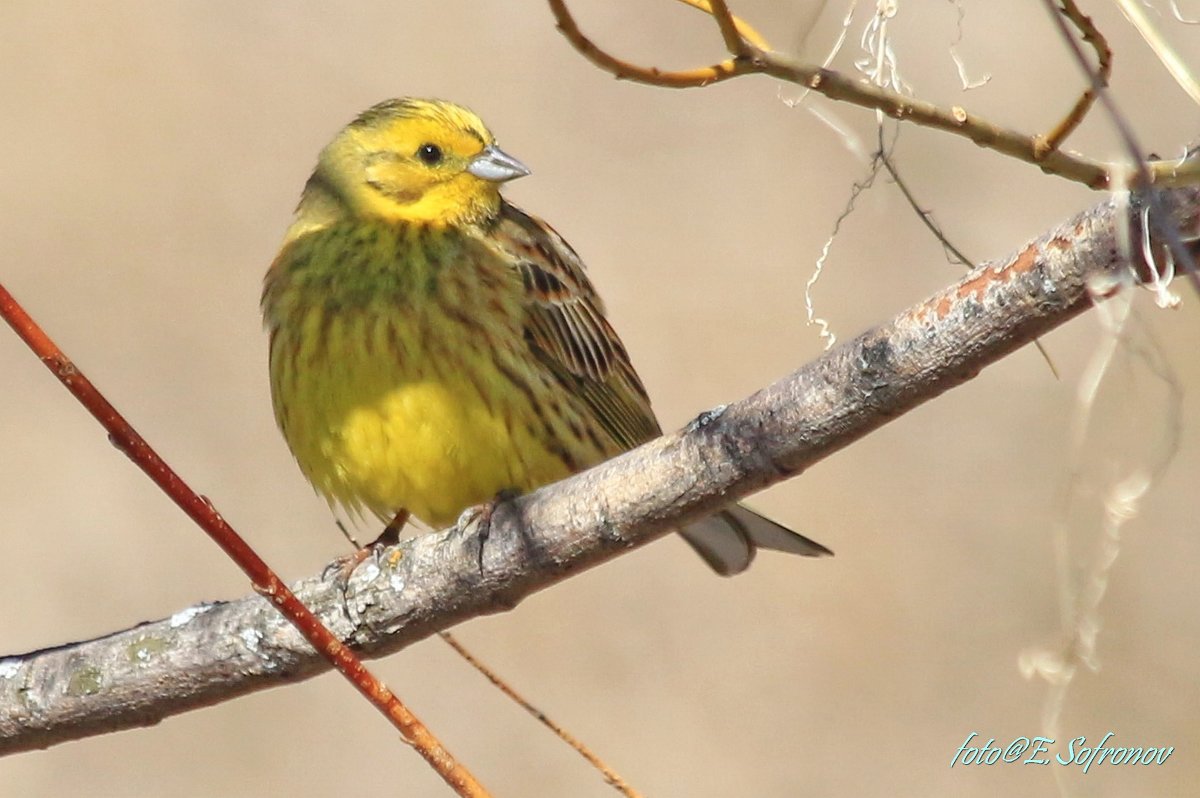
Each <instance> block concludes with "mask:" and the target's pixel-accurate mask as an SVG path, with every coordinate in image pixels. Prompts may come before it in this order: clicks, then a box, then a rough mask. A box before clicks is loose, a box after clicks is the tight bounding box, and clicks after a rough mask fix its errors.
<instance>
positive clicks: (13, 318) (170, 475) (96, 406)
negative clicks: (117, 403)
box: [0, 285, 488, 796]
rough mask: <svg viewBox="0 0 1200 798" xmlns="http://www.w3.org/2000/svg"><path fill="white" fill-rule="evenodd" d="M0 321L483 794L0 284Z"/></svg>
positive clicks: (406, 728)
mask: <svg viewBox="0 0 1200 798" xmlns="http://www.w3.org/2000/svg"><path fill="white" fill-rule="evenodd" d="M0 316H3V318H4V320H5V321H7V322H8V323H9V325H10V326H11V327H12V328H13V330H15V331H16V333H17V335H18V336H20V338H21V340H23V341H24V342H25V343H26V344H27V345H28V346H29V348H30V349H32V350H33V351H34V353H35V354H36V355H37V356H38V357H39V358H41V361H42V363H44V364H45V366H46V368H48V369H50V371H51V372H52V373H53V374H54V376H56V377H58V379H59V381H60V382H62V384H63V385H64V386H66V388H67V390H68V391H70V392H71V393H72V394H73V395H74V396H75V398H76V399H78V400H79V402H80V403H81V404H82V405H83V406H84V407H85V408H87V410H88V412H89V413H91V414H92V416H94V417H95V419H96V420H97V421H99V422H100V425H101V426H103V427H104V429H105V430H107V431H108V438H109V440H110V441H112V443H113V445H114V446H116V447H117V448H118V449H120V450H121V451H123V452H124V453H125V454H126V455H128V456H129V458H130V459H131V460H133V462H134V463H136V464H137V466H138V467H139V468H141V469H142V471H144V472H146V475H147V476H149V477H150V479H151V480H153V481H154V483H155V484H156V485H158V486H159V487H160V488H162V490H163V492H164V493H166V494H167V495H168V496H170V497H171V500H172V501H174V502H175V503H176V504H177V505H179V507H180V509H182V510H183V511H184V512H185V513H187V515H188V517H189V518H191V519H192V520H193V521H195V522H196V523H197V524H198V525H199V526H200V528H201V529H203V530H204V531H205V532H207V533H208V536H209V537H211V538H212V539H213V540H214V541H215V542H216V544H217V545H218V546H220V547H221V548H222V549H223V550H224V551H225V553H226V554H228V555H229V556H230V558H232V559H233V561H234V562H236V563H237V564H238V567H240V568H241V569H242V571H244V572H245V574H246V575H247V576H248V577H250V582H251V583H252V584H253V585H254V589H255V590H257V591H258V592H259V593H261V594H262V595H263V596H265V597H267V598H268V599H270V601H271V602H272V603H273V604H274V605H275V606H276V607H277V608H278V609H279V611H280V612H281V613H283V615H284V616H285V617H286V618H287V619H288V620H289V621H291V622H292V624H293V625H295V627H296V628H297V629H298V630H300V634H302V635H304V638H305V639H306V640H308V642H309V643H311V644H312V646H313V648H315V649H316V650H317V651H319V652H321V654H322V655H323V656H324V657H325V658H326V659H327V660H329V662H330V663H331V664H332V665H333V666H334V667H335V668H337V669H338V670H339V671H341V673H342V675H343V676H345V677H346V678H347V679H349V680H350V682H351V684H353V685H354V686H355V687H356V688H358V691H359V692H360V693H362V694H363V695H364V696H365V697H366V698H367V700H369V701H370V702H371V703H372V704H374V705H375V707H376V708H377V709H378V710H379V711H380V712H382V713H383V714H384V715H386V716H387V717H388V718H389V719H390V720H391V722H392V724H393V725H394V726H395V727H396V728H397V729H399V730H400V734H401V735H403V736H404V739H405V740H406V741H407V742H408V743H409V744H411V745H412V746H413V747H414V748H416V749H417V751H418V752H419V753H420V754H421V756H423V757H424V758H425V760H426V761H427V762H429V764H430V765H431V766H432V767H433V769H434V770H436V771H437V772H438V774H439V775H440V776H441V777H442V778H443V779H445V781H446V783H447V784H449V785H450V786H451V787H453V788H454V790H455V791H457V792H458V793H459V794H460V795H466V796H486V795H487V794H488V793H487V791H486V790H484V788H483V787H482V786H481V785H480V784H479V782H478V781H476V780H475V777H474V776H472V775H471V773H470V772H469V771H467V769H466V768H464V767H463V766H462V765H461V764H459V762H458V761H457V760H456V759H455V758H454V757H453V756H452V755H451V754H450V752H449V751H447V750H446V749H445V748H444V747H443V746H442V744H441V743H440V742H439V741H438V739H437V738H436V737H434V736H433V734H432V733H431V732H430V731H429V730H428V729H427V728H426V727H425V725H424V724H423V723H421V721H420V720H418V719H417V717H416V716H415V715H413V714H412V713H411V712H410V711H409V710H408V708H407V707H405V706H404V704H403V703H401V702H400V700H399V699H398V698H397V697H396V696H395V694H393V693H392V691H391V690H389V689H388V688H387V686H386V685H384V684H383V682H381V681H379V680H378V679H377V678H376V677H375V676H374V674H372V673H371V672H370V671H369V670H367V668H366V666H364V665H363V664H362V661H361V660H359V658H358V657H357V656H355V654H354V652H353V651H351V650H350V649H349V648H347V647H346V646H345V645H343V644H342V642H341V641H340V640H338V639H337V638H336V637H334V636H333V633H332V632H330V631H329V630H328V629H326V628H325V626H324V624H322V623H321V621H320V620H318V619H317V617H316V616H315V615H313V614H312V612H310V611H309V609H308V608H307V607H305V606H304V604H302V603H301V602H300V600H299V599H297V598H296V596H295V594H293V593H292V591H291V590H289V589H288V587H287V585H285V584H283V582H282V581H281V580H280V579H279V577H278V576H277V575H276V574H275V572H274V571H272V570H271V569H270V568H269V567H268V566H267V564H266V563H265V562H263V560H262V558H261V557H259V556H258V555H257V554H256V553H255V552H254V550H253V549H251V548H250V546H249V545H248V544H247V543H246V541H245V540H243V539H242V537H241V536H240V535H238V533H237V532H235V531H234V530H233V527H231V526H229V524H228V523H226V521H225V519H224V518H222V517H221V514H220V513H218V512H217V509H216V508H215V507H214V506H213V505H212V503H211V502H210V501H208V499H206V498H204V497H203V496H200V495H198V494H196V492H195V491H193V490H192V489H191V488H189V487H188V486H187V484H186V483H184V481H183V480H182V479H181V478H180V477H179V475H178V474H176V473H175V472H174V471H173V470H172V469H171V467H170V466H168V465H167V464H166V463H165V462H164V461H163V459H162V458H161V457H159V455H158V453H157V452H155V451H154V449H152V448H151V447H150V444H148V443H147V442H146V440H145V439H144V438H143V437H142V436H141V435H139V434H138V432H137V431H136V430H135V429H134V428H133V427H132V426H130V424H129V422H128V421H126V420H125V418H124V417H123V416H122V415H121V414H120V413H118V412H117V409H116V408H115V407H113V406H112V405H111V404H110V403H109V402H108V400H107V399H105V398H104V396H103V395H102V394H101V393H100V391H99V390H97V389H96V386H94V385H93V384H92V382H91V381H90V380H89V379H88V378H87V377H85V376H84V375H83V373H82V372H81V371H80V370H79V369H78V368H77V367H76V366H75V364H74V363H72V362H71V360H70V358H68V357H67V356H66V355H65V354H63V352H62V350H61V349H59V348H58V346H57V345H55V343H54V342H53V341H52V340H50V337H49V336H48V335H46V333H45V332H44V331H43V330H42V328H41V327H39V326H38V324H37V322H35V321H34V320H33V319H32V318H31V317H30V316H29V314H28V313H26V312H25V309H24V308H22V307H21V305H20V304H19V303H18V302H17V300H16V299H14V298H13V296H12V294H10V293H9V292H8V290H7V289H5V287H4V286H3V285H0Z"/></svg>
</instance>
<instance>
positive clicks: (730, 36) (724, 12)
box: [708, 0, 752, 58]
mask: <svg viewBox="0 0 1200 798" xmlns="http://www.w3.org/2000/svg"><path fill="white" fill-rule="evenodd" d="M708 13H710V14H712V17H713V19H715V20H716V21H717V27H718V28H720V29H721V38H723V39H724V40H725V49H726V50H728V51H729V52H730V53H732V54H733V56H734V57H736V58H749V57H750V56H751V55H752V51H751V48H750V47H749V45H748V44H747V43H746V40H745V39H743V38H742V35H741V33H739V32H738V29H737V23H736V22H734V17H733V14H732V13H730V11H729V6H728V5H727V4H726V3H725V0H710V7H709V8H708Z"/></svg>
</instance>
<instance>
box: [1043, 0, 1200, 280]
mask: <svg viewBox="0 0 1200 798" xmlns="http://www.w3.org/2000/svg"><path fill="white" fill-rule="evenodd" d="M1043 2H1044V3H1045V5H1046V7H1047V8H1048V9H1049V11H1050V15H1051V18H1052V19H1053V20H1054V22H1055V24H1056V25H1057V26H1058V32H1059V34H1060V35H1061V36H1062V38H1063V41H1064V42H1066V44H1067V47H1068V49H1070V51H1071V54H1072V55H1074V56H1075V61H1076V63H1077V64H1079V68H1080V69H1082V70H1083V73H1084V75H1085V76H1086V77H1087V78H1088V80H1089V81H1091V84H1092V88H1093V89H1094V90H1095V92H1096V96H1097V97H1098V98H1099V100H1100V103H1101V104H1102V105H1103V106H1104V110H1105V111H1107V112H1108V116H1109V118H1110V119H1111V120H1112V123H1113V127H1115V128H1116V130H1117V134H1118V135H1119V136H1120V138H1121V143H1122V144H1123V145H1124V147H1125V151H1126V152H1127V153H1128V154H1129V162H1130V164H1131V166H1132V169H1133V172H1134V175H1135V176H1136V178H1137V179H1136V181H1133V184H1134V185H1135V186H1136V187H1139V188H1144V189H1145V190H1146V204H1147V206H1148V209H1149V213H1148V214H1147V216H1148V219H1149V223H1150V224H1151V225H1152V226H1153V227H1154V230H1155V232H1157V233H1158V234H1159V237H1160V238H1161V239H1162V241H1163V243H1164V244H1165V245H1166V253H1167V254H1169V255H1170V256H1171V257H1173V258H1174V260H1175V261H1176V262H1177V263H1179V264H1180V265H1181V266H1182V270H1183V272H1184V273H1185V274H1186V275H1187V277H1188V279H1190V280H1191V282H1192V287H1193V288H1194V289H1195V290H1196V293H1197V294H1200V274H1197V271H1196V260H1195V257H1194V255H1193V253H1192V251H1191V250H1190V249H1189V248H1188V246H1187V245H1186V244H1185V243H1184V241H1183V238H1182V237H1181V236H1180V234H1179V228H1178V227H1176V226H1175V225H1173V224H1171V223H1170V222H1169V221H1168V219H1167V213H1166V208H1165V207H1164V206H1163V203H1162V199H1161V196H1160V192H1159V191H1158V190H1156V186H1155V181H1154V175H1152V174H1151V170H1150V166H1149V165H1148V164H1147V162H1146V161H1145V159H1144V157H1143V153H1144V152H1145V150H1143V149H1142V147H1141V145H1140V144H1138V141H1137V137H1136V136H1135V135H1134V133H1133V128H1131V127H1130V126H1129V122H1128V121H1127V120H1126V119H1125V115H1124V114H1122V113H1121V111H1120V109H1119V108H1117V105H1116V103H1115V102H1114V101H1113V98H1112V95H1111V94H1110V93H1109V92H1108V91H1107V90H1106V88H1105V86H1103V85H1102V84H1101V83H1100V79H1099V76H1098V75H1097V74H1096V73H1095V71H1094V70H1093V69H1092V67H1091V65H1090V64H1088V60H1087V56H1086V55H1085V54H1084V52H1083V48H1082V47H1080V46H1079V42H1077V41H1075V37H1073V36H1072V35H1071V30H1070V29H1069V28H1068V27H1067V24H1066V22H1064V21H1063V18H1062V17H1061V16H1060V15H1059V14H1058V13H1057V9H1056V7H1055V5H1054V3H1055V0H1043ZM1190 155H1191V157H1190V158H1189V159H1188V160H1189V161H1191V162H1192V163H1193V164H1195V163H1197V162H1200V158H1196V157H1195V153H1191V154H1190ZM1118 187H1120V188H1124V186H1118ZM1146 268H1147V269H1149V270H1150V271H1152V272H1157V270H1158V265H1157V264H1154V263H1147V264H1146Z"/></svg>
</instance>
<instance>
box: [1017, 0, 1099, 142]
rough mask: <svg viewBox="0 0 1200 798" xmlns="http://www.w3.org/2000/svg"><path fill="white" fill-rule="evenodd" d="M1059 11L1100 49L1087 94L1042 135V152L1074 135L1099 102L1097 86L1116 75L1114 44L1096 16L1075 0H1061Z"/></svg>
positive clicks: (1059, 0) (1085, 38)
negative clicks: (1082, 8) (1106, 35)
mask: <svg viewBox="0 0 1200 798" xmlns="http://www.w3.org/2000/svg"><path fill="white" fill-rule="evenodd" d="M1057 2H1058V6H1057V8H1058V11H1059V13H1061V14H1062V15H1063V16H1064V17H1066V18H1067V19H1069V20H1070V21H1071V23H1072V24H1073V25H1074V26H1075V27H1076V28H1078V29H1079V33H1080V35H1081V36H1083V40H1084V41H1085V42H1087V43H1088V44H1090V45H1091V46H1092V49H1093V50H1095V51H1096V68H1095V70H1094V71H1092V74H1093V78H1094V79H1093V80H1091V81H1089V82H1088V87H1087V88H1086V89H1084V90H1083V94H1081V95H1080V96H1079V99H1078V100H1076V101H1075V105H1074V107H1072V108H1071V110H1070V111H1068V112H1067V115H1066V116H1065V117H1064V118H1063V119H1062V121H1061V122H1059V123H1058V124H1057V125H1055V126H1054V129H1053V130H1051V131H1050V132H1049V133H1047V134H1045V135H1044V136H1038V137H1037V142H1036V143H1035V145H1034V147H1035V148H1036V149H1040V150H1041V152H1043V153H1047V152H1051V151H1052V150H1057V149H1058V148H1059V147H1060V146H1062V143H1063V142H1064V141H1065V140H1066V138H1067V136H1069V135H1071V133H1073V132H1074V131H1075V129H1076V128H1077V127H1079V125H1080V124H1081V123H1082V122H1083V119H1084V117H1086V116H1087V113H1088V111H1089V110H1091V108H1092V105H1093V104H1094V103H1095V102H1096V92H1097V91H1098V89H1097V87H1102V88H1107V87H1108V80H1109V78H1110V77H1111V76H1112V57H1113V53H1112V48H1110V47H1109V46H1108V40H1107V39H1105V38H1104V34H1103V33H1101V32H1100V29H1099V28H1097V27H1096V25H1095V23H1094V22H1092V18H1091V17H1089V16H1086V15H1085V14H1084V13H1083V12H1082V11H1080V10H1079V6H1077V5H1075V0H1057Z"/></svg>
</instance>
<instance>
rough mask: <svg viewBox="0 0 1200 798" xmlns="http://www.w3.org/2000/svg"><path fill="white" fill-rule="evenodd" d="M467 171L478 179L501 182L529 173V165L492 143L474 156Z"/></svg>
mask: <svg viewBox="0 0 1200 798" xmlns="http://www.w3.org/2000/svg"><path fill="white" fill-rule="evenodd" d="M467 171H468V172H470V173H471V174H473V175H475V176H476V177H478V178H479V179H480V180H489V181H491V182H493V183H503V182H504V181H505V180H513V179H515V178H518V177H524V176H525V175H527V174H529V167H528V166H526V165H525V164H523V163H521V162H520V161H518V160H517V159H516V158H514V157H512V156H511V155H509V154H508V153H506V152H505V151H504V150H502V149H500V148H499V147H497V146H496V145H494V144H492V145H489V146H488V147H487V148H486V149H484V151H483V152H481V153H479V154H478V155H476V156H475V159H474V160H472V161H471V163H470V164H468V165H467Z"/></svg>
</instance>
